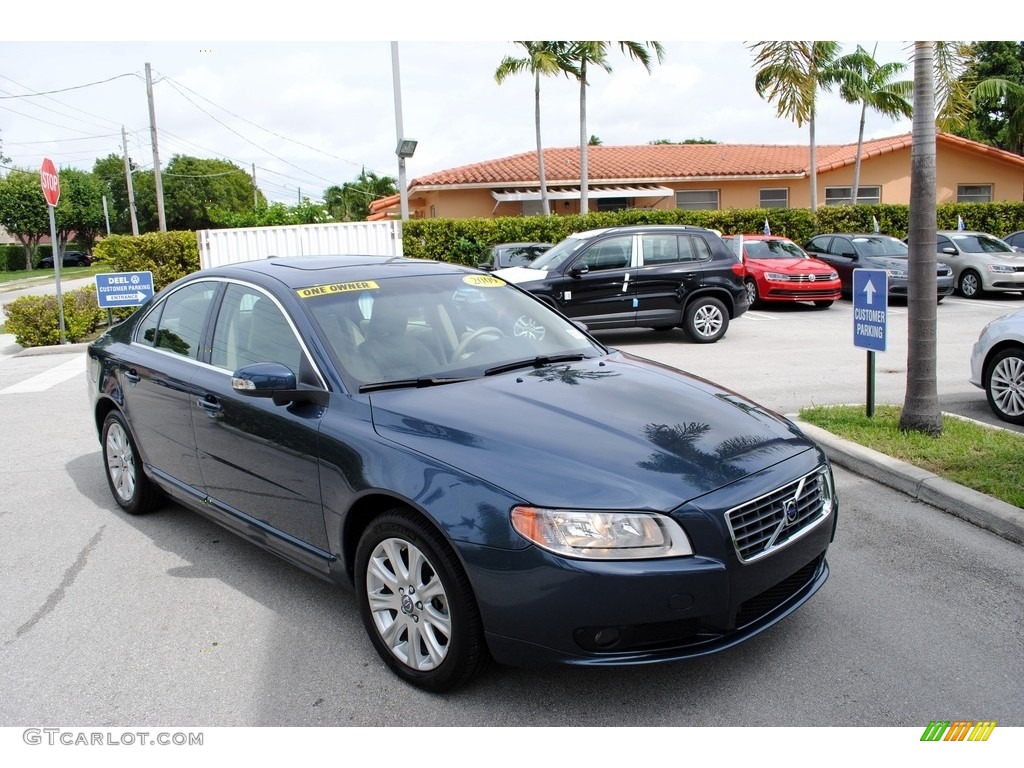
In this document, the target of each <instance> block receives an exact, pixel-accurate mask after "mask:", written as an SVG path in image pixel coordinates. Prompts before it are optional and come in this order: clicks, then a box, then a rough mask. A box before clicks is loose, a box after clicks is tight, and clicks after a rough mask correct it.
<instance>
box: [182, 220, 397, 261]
mask: <svg viewBox="0 0 1024 768" xmlns="http://www.w3.org/2000/svg"><path fill="white" fill-rule="evenodd" d="M196 238H197V239H198V240H199V265H200V267H202V268H203V269H207V268H208V267H220V266H223V265H225V264H235V263H237V262H240V261H252V260H253V259H265V258H268V257H269V256H330V255H337V254H359V255H373V256H401V255H402V222H400V221H357V222H350V223H339V224H295V225H291V226H284V227H248V228H242V229H203V230H199V231H198V232H196Z"/></svg>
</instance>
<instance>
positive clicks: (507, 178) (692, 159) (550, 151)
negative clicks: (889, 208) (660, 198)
mask: <svg viewBox="0 0 1024 768" xmlns="http://www.w3.org/2000/svg"><path fill="white" fill-rule="evenodd" d="M938 141H940V142H942V143H947V144H950V145H954V146H958V147H959V148H961V149H966V150H970V151H973V152H977V153H979V154H987V155H989V156H991V157H993V158H998V159H1000V160H1003V161H1004V162H1012V163H1014V164H1016V165H1020V166H1021V167H1024V157H1021V156H1019V155H1015V154H1013V153H1010V152H1004V151H1002V150H998V149H993V148H992V147H988V146H986V145H984V144H978V143H977V142H973V141H970V140H968V139H961V138H960V137H958V136H953V135H950V134H944V133H940V134H939V135H938ZM910 144H911V134H909V133H907V134H903V135H900V136H892V137H889V138H884V139H876V140H874V141H866V142H864V147H863V150H862V156H861V157H862V161H863V160H865V159H868V158H871V157H877V156H879V155H884V154H888V153H890V152H896V151H899V150H902V149H906V148H908V147H910ZM815 151H816V153H817V158H816V159H817V164H818V172H819V173H822V172H824V171H830V170H835V169H837V168H841V167H843V166H845V165H853V163H854V162H855V159H856V153H857V144H856V142H854V143H852V144H824V145H822V144H819V145H817V146H816V147H815ZM809 163H810V150H809V148H808V147H807V146H806V145H804V146H801V145H779V144H774V145H773V144H645V145H640V146H625V147H607V146H593V147H589V148H588V150H587V166H588V173H587V175H588V178H589V180H590V181H591V182H605V183H612V182H620V183H621V182H626V183H629V182H638V181H658V182H666V181H682V180H686V179H692V178H698V179H699V178H709V177H726V178H734V179H741V178H745V177H764V176H796V177H803V176H806V175H807V172H808V168H809ZM544 171H545V175H546V177H547V182H548V183H549V184H566V183H577V184H578V183H579V178H580V170H579V148H578V147H558V148H547V149H545V150H544ZM538 183H539V180H538V178H537V153H536V151H533V152H524V153H522V154H519V155H511V156H509V157H502V158H498V159H496V160H486V161H484V162H481V163H473V164H472V165H463V166H460V167H458V168H449V169H447V170H443V171H438V172H436V173H432V174H429V175H427V176H421V177H419V178H417V179H413V181H412V182H411V183H410V184H409V188H410V189H413V188H421V189H422V188H430V187H451V186H483V187H493V186H503V185H511V186H517V185H524V184H533V185H536V184H538Z"/></svg>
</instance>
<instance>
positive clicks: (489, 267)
mask: <svg viewBox="0 0 1024 768" xmlns="http://www.w3.org/2000/svg"><path fill="white" fill-rule="evenodd" d="M476 268H477V269H482V270H483V271H484V272H493V271H494V265H493V264H491V263H490V262H489V261H485V262H484V263H483V264H477V265H476Z"/></svg>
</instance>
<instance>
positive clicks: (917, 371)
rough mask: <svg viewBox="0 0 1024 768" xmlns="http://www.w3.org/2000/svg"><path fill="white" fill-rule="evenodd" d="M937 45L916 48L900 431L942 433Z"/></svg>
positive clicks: (921, 43) (926, 44)
mask: <svg viewBox="0 0 1024 768" xmlns="http://www.w3.org/2000/svg"><path fill="white" fill-rule="evenodd" d="M934 62H935V44H934V43H932V42H916V43H914V123H913V134H912V140H911V149H910V222H909V232H908V235H909V237H908V240H907V243H908V245H909V248H910V253H909V255H908V257H907V260H908V269H909V277H910V281H909V283H910V284H909V286H908V294H907V391H906V393H905V395H904V399H903V411H902V413H901V415H900V430H901V431H903V432H908V431H914V432H923V433H925V434H928V435H933V436H937V435H939V434H941V433H942V413H941V411H940V410H939V395H938V385H937V382H936V343H935V336H936V334H935V319H936V301H935V294H936V285H935V283H936V280H935V262H936V248H937V246H936V235H935V229H936V213H935V82H934V80H933V76H934V73H933V69H934Z"/></svg>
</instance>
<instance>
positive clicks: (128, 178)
mask: <svg viewBox="0 0 1024 768" xmlns="http://www.w3.org/2000/svg"><path fill="white" fill-rule="evenodd" d="M121 146H123V147H124V179H125V182H126V183H127V184H128V213H129V214H131V217H132V234H133V235H138V234H139V219H138V217H136V215H135V185H134V184H132V164H131V162H130V161H129V160H128V136H127V135H126V134H125V132H124V126H123V125H122V126H121Z"/></svg>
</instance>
